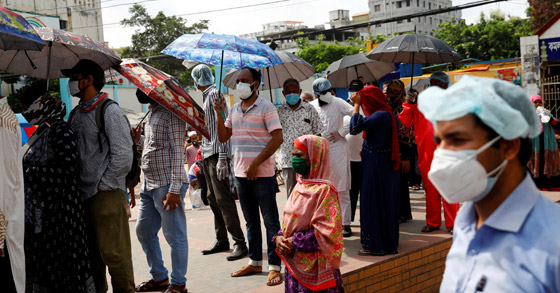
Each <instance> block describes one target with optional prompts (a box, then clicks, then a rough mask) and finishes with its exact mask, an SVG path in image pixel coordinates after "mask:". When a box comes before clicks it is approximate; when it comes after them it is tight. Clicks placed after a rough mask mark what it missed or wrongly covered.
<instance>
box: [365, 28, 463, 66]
mask: <svg viewBox="0 0 560 293" xmlns="http://www.w3.org/2000/svg"><path fill="white" fill-rule="evenodd" d="M367 57H368V58H370V59H372V60H377V61H385V62H391V63H416V64H430V63H445V62H455V61H459V60H461V59H462V57H461V56H460V55H459V54H458V53H457V51H455V50H454V49H453V48H452V47H451V46H449V45H448V44H447V43H446V42H444V41H442V40H440V39H437V38H434V37H431V36H426V35H417V34H409V35H400V36H396V37H393V38H390V39H388V40H386V41H384V42H383V43H381V44H379V45H377V47H375V48H373V50H371V51H370V52H369V53H368V54H367Z"/></svg>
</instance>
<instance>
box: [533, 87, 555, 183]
mask: <svg viewBox="0 0 560 293" xmlns="http://www.w3.org/2000/svg"><path fill="white" fill-rule="evenodd" d="M531 102H533V105H535V108H536V109H537V114H539V117H540V118H541V125H542V132H541V134H540V135H539V136H538V137H535V138H534V139H533V154H532V156H531V160H529V164H527V166H528V167H529V170H530V171H531V175H533V179H534V180H535V184H537V187H538V188H541V189H549V188H558V187H560V151H558V143H557V142H556V134H555V133H554V132H555V131H560V122H558V120H557V119H556V118H555V117H554V116H552V114H550V111H548V110H546V109H544V107H543V101H542V98H541V96H539V95H533V96H532V97H531Z"/></svg>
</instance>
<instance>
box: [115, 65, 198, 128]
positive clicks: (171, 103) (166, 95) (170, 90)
mask: <svg viewBox="0 0 560 293" xmlns="http://www.w3.org/2000/svg"><path fill="white" fill-rule="evenodd" d="M116 69H117V71H118V72H119V73H120V74H122V75H123V76H124V77H126V78H127V79H128V80H130V81H131V82H132V83H133V84H134V85H136V86H137V87H138V88H139V89H140V90H142V91H143V92H144V93H146V94H147V95H148V96H149V97H150V98H152V99H153V100H154V101H156V102H158V103H159V104H160V105H162V106H163V107H165V108H167V109H168V110H169V111H171V112H173V113H174V114H175V115H177V116H179V117H180V118H181V119H183V120H184V121H185V122H187V123H188V124H189V125H190V126H192V127H193V128H194V129H196V130H197V131H198V132H200V133H201V134H202V135H204V136H205V137H206V138H209V135H208V129H207V128H206V124H205V122H204V111H203V110H202V108H201V107H200V106H199V105H198V104H196V102H195V101H194V100H193V99H192V98H191V96H189V94H188V93H187V92H186V91H185V90H184V89H183V87H182V86H181V84H180V83H179V81H178V80H177V79H176V78H175V77H173V76H171V75H169V74H167V73H165V72H163V71H161V70H158V69H155V68H153V67H151V66H150V65H148V64H146V63H143V62H141V61H138V60H135V59H124V60H123V62H122V63H121V64H120V66H117V67H116Z"/></svg>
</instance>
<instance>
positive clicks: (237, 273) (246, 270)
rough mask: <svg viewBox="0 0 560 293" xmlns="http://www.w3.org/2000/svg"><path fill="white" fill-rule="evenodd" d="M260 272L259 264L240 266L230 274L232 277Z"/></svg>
mask: <svg viewBox="0 0 560 293" xmlns="http://www.w3.org/2000/svg"><path fill="white" fill-rule="evenodd" d="M260 272H262V267H261V266H250V265H249V266H244V267H242V268H240V269H239V270H237V271H235V272H233V273H231V276H232V277H233V278H235V277H241V276H247V275H252V274H256V273H260Z"/></svg>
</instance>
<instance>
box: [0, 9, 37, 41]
mask: <svg viewBox="0 0 560 293" xmlns="http://www.w3.org/2000/svg"><path fill="white" fill-rule="evenodd" d="M44 46H45V42H44V41H43V40H42V39H41V37H39V35H38V34H37V33H36V32H35V30H34V29H33V27H32V26H31V25H30V24H29V23H28V22H27V21H26V20H25V18H23V16H21V15H19V14H17V13H15V12H13V11H11V10H9V9H7V8H5V7H0V49H1V50H33V51H40V50H41V48H43V47H44Z"/></svg>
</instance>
